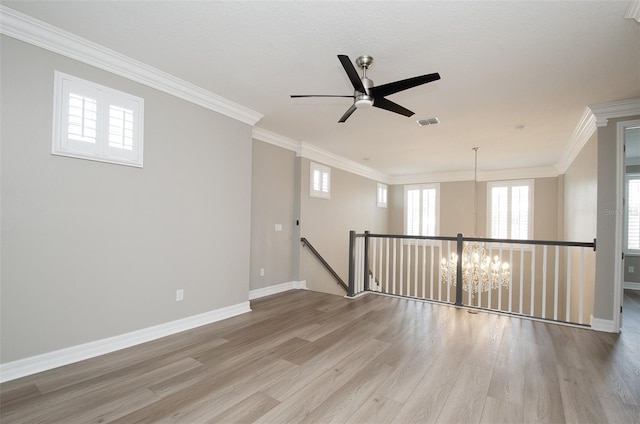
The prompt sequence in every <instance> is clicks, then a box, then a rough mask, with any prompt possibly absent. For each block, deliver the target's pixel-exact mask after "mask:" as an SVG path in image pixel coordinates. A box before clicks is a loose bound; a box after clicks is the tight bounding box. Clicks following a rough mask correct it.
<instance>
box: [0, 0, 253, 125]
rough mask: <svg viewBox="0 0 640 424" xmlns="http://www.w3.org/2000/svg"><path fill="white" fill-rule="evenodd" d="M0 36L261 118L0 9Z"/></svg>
mask: <svg viewBox="0 0 640 424" xmlns="http://www.w3.org/2000/svg"><path fill="white" fill-rule="evenodd" d="M0 33H1V34H4V35H6V36H8V37H11V38H15V39H17V40H20V41H24V42H26V43H29V44H32V45H34V46H37V47H41V48H43V49H46V50H49V51H52V52H54V53H57V54H60V55H63V56H66V57H68V58H71V59H74V60H78V61H80V62H83V63H86V64H88V65H91V66H95V67H97V68H100V69H102V70H105V71H108V72H111V73H113V74H116V75H119V76H121V77H124V78H127V79H130V80H132V81H135V82H138V83H140V84H144V85H146V86H148V87H151V88H155V89H156V90H160V91H162V92H164V93H167V94H170V95H172V96H175V97H178V98H180V99H183V100H186V101H188V102H191V103H194V104H196V105H199V106H202V107H204V108H207V109H210V110H212V111H214V112H217V113H220V114H222V115H225V116H228V117H230V118H233V119H236V120H238V121H241V122H244V123H246V124H249V125H255V123H256V122H258V121H259V120H260V119H262V117H263V115H262V114H260V113H258V112H256V111H253V110H251V109H249V108H246V107H244V106H242V105H240V104H237V103H234V102H232V101H230V100H228V99H225V98H224V97H221V96H218V95H217V94H214V93H212V92H210V91H207V90H205V89H203V88H200V87H198V86H196V85H194V84H191V83H189V82H187V81H184V80H182V79H179V78H176V77H174V76H173V75H171V74H168V73H166V72H163V71H160V70H159V69H156V68H154V67H152V66H149V65H146V64H144V63H142V62H139V61H137V60H135V59H132V58H130V57H128V56H125V55H123V54H120V53H118V52H116V51H113V50H111V49H108V48H106V47H104V46H102V45H100V44H97V43H94V42H92V41H89V40H87V39H85V38H82V37H79V36H77V35H75V34H72V33H70V32H67V31H64V30H62V29H60V28H57V27H55V26H53V25H49V24H47V23H45V22H42V21H40V20H38V19H35V18H33V17H31V16H28V15H25V14H23V13H20V12H18V11H16V10H13V9H11V8H8V7H6V6H3V5H0Z"/></svg>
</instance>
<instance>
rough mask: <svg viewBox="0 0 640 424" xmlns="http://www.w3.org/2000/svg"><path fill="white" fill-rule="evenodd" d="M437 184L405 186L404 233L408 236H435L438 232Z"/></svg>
mask: <svg viewBox="0 0 640 424" xmlns="http://www.w3.org/2000/svg"><path fill="white" fill-rule="evenodd" d="M439 197H440V185H439V184H422V185H411V186H405V189H404V198H405V232H406V234H407V235H410V236H432V237H433V236H437V235H438V234H439V232H440V228H439V225H440V220H439V204H438V203H439Z"/></svg>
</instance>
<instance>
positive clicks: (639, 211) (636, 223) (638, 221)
mask: <svg viewBox="0 0 640 424" xmlns="http://www.w3.org/2000/svg"><path fill="white" fill-rule="evenodd" d="M626 203H627V208H626V213H627V225H626V230H627V235H626V241H627V252H628V253H636V254H640V174H627V202H626Z"/></svg>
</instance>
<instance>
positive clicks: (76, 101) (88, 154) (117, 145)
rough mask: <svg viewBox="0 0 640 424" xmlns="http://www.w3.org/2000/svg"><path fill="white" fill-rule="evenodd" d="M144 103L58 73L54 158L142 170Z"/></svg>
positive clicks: (56, 75) (54, 117) (127, 95)
mask: <svg viewBox="0 0 640 424" xmlns="http://www.w3.org/2000/svg"><path fill="white" fill-rule="evenodd" d="M143 116H144V101H143V99H141V98H139V97H135V96H132V95H130V94H127V93H123V92H120V91H117V90H114V89H112V88H109V87H105V86H102V85H98V84H94V83H92V82H89V81H85V80H83V79H80V78H76V77H74V76H71V75H67V74H63V73H62V72H57V71H56V72H55V85H54V107H53V143H52V150H51V153H52V154H54V155H61V156H70V157H76V158H82V159H91V160H96V161H101V162H111V163H117V164H121V165H130V166H137V167H142V147H143Z"/></svg>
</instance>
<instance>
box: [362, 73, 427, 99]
mask: <svg viewBox="0 0 640 424" xmlns="http://www.w3.org/2000/svg"><path fill="white" fill-rule="evenodd" d="M439 79H440V74H438V73H437V72H436V73H435V74H427V75H421V76H419V77H413V78H407V79H404V80H401V81H396V82H390V83H388V84H383V85H379V86H377V87H371V88H369V94H370V95H372V96H374V97H384V96H388V95H389V94H393V93H397V92H398V91H402V90H407V89H409V88H413V87H417V86H419V85H422V84H426V83H428V82H432V81H437V80H439Z"/></svg>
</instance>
